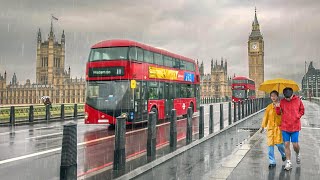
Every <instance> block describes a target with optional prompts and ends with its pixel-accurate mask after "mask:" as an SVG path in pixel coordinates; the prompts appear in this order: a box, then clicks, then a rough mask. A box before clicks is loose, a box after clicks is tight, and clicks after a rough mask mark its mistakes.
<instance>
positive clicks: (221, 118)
mask: <svg viewBox="0 0 320 180" xmlns="http://www.w3.org/2000/svg"><path fill="white" fill-rule="evenodd" d="M223 128H224V122H223V104H220V130H221V129H223Z"/></svg>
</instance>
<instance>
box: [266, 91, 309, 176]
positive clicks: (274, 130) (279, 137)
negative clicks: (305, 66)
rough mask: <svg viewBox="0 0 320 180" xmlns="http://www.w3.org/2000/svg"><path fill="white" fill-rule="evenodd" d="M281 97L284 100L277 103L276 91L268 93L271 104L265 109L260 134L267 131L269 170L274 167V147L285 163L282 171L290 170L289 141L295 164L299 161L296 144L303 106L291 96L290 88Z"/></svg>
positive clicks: (277, 93)
mask: <svg viewBox="0 0 320 180" xmlns="http://www.w3.org/2000/svg"><path fill="white" fill-rule="evenodd" d="M283 95H284V97H285V98H283V99H282V100H280V101H279V92H278V91H272V92H271V93H270V98H271V100H272V103H271V104H269V105H268V106H267V108H266V111H265V114H264V118H263V121H262V129H261V133H262V132H263V131H264V129H265V128H266V129H267V139H268V142H267V143H268V154H269V163H270V164H269V168H273V167H275V166H276V160H275V157H274V146H277V148H278V150H279V152H280V154H281V157H282V161H286V162H285V166H284V169H285V170H290V169H291V168H292V163H291V150H290V141H291V143H292V145H293V149H294V151H295V154H296V162H297V164H300V161H301V160H300V147H299V143H298V142H299V131H300V130H301V122H300V118H301V116H303V115H304V106H303V103H302V101H301V100H300V98H299V97H298V96H296V95H293V89H292V88H284V89H283ZM283 142H284V143H283Z"/></svg>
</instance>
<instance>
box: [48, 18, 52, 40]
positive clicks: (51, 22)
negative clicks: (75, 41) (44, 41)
mask: <svg viewBox="0 0 320 180" xmlns="http://www.w3.org/2000/svg"><path fill="white" fill-rule="evenodd" d="M49 36H50V37H53V24H52V18H51V26H50V34H49Z"/></svg>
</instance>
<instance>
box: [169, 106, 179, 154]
mask: <svg viewBox="0 0 320 180" xmlns="http://www.w3.org/2000/svg"><path fill="white" fill-rule="evenodd" d="M176 149H177V112H176V110H175V109H172V110H171V114H170V151H171V152H172V151H175V150H176Z"/></svg>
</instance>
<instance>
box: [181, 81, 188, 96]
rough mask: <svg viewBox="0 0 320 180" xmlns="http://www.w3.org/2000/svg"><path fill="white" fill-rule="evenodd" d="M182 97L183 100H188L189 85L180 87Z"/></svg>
mask: <svg viewBox="0 0 320 180" xmlns="http://www.w3.org/2000/svg"><path fill="white" fill-rule="evenodd" d="M180 97H181V98H187V97H188V93H187V85H186V84H181V85H180Z"/></svg>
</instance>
